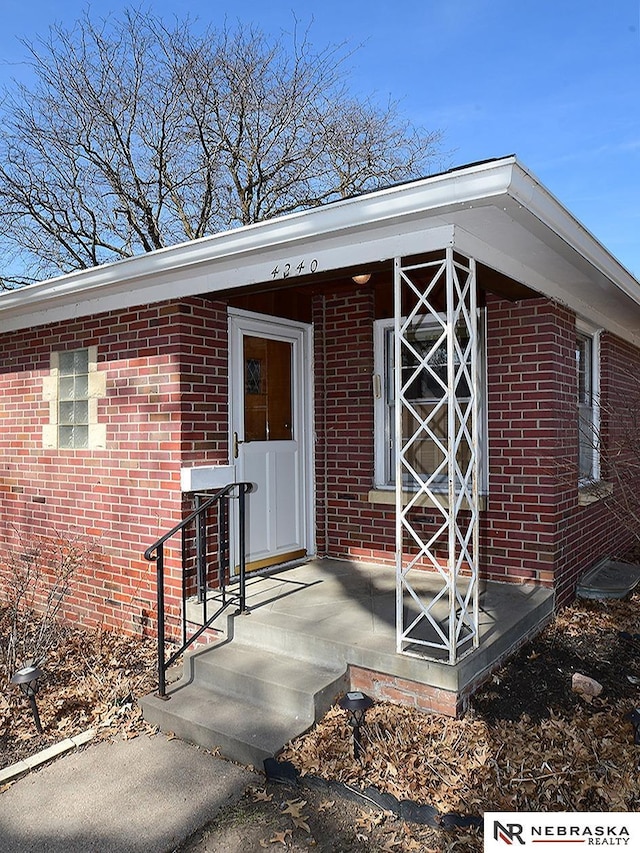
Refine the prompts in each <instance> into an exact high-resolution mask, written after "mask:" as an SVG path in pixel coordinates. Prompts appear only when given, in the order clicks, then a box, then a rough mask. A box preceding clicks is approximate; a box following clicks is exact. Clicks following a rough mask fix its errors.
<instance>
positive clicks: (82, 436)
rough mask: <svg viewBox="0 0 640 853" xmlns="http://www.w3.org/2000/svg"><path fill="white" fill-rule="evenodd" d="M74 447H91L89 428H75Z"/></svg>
mask: <svg viewBox="0 0 640 853" xmlns="http://www.w3.org/2000/svg"><path fill="white" fill-rule="evenodd" d="M73 446H74V447H79V448H81V449H82V448H87V447H89V427H88V426H74V427H73Z"/></svg>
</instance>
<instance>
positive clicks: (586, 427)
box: [576, 323, 600, 483]
mask: <svg viewBox="0 0 640 853" xmlns="http://www.w3.org/2000/svg"><path fill="white" fill-rule="evenodd" d="M576 370H577V393H578V476H579V480H580V482H581V483H588V482H592V481H593V480H597V479H598V478H599V476H600V451H599V429H600V408H599V397H600V332H599V331H597V330H595V329H592V328H590V327H588V326H586V325H585V324H583V323H579V324H578V327H577V334H576Z"/></svg>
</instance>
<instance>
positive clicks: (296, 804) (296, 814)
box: [282, 800, 307, 818]
mask: <svg viewBox="0 0 640 853" xmlns="http://www.w3.org/2000/svg"><path fill="white" fill-rule="evenodd" d="M285 802H286V804H287V807H286V809H282V814H289V815H291V817H293V818H301V817H302V816H303V815H302V809H303V808H304V807H305V806H306V805H307V801H306V800H285Z"/></svg>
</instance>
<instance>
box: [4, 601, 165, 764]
mask: <svg viewBox="0 0 640 853" xmlns="http://www.w3.org/2000/svg"><path fill="white" fill-rule="evenodd" d="M7 617H8V613H7V611H6V610H2V609H0V638H1V637H3V636H6V627H7V626H6V622H5V621H4V620H5V619H6V618H7ZM55 631H56V639H55V643H53V644H52V646H51V648H50V649H49V651H48V652H47V657H46V660H45V661H44V662H43V663H42V669H43V671H44V677H43V678H42V680H41V683H40V686H39V690H38V694H37V696H36V701H37V705H38V712H39V715H40V718H41V721H42V727H43V732H42V734H38V733H37V731H36V728H35V724H34V720H33V716H32V714H31V709H30V706H29V702H28V700H26V699H25V698H24V696H23V695H22V694H21V692H20V691H19V689H18V688H17V687H15V686H13V685H11V684H10V683H9V679H10V677H11V673H7V672H4V671H2V668H0V678H2V680H3V681H4V684H3V686H2V688H0V767H7V766H8V765H10V764H14V763H15V762H17V761H20V760H22V759H24V758H26V757H29V756H31V755H34V754H35V753H36V752H38V751H39V750H41V749H44V748H45V747H47V746H50V745H52V744H54V743H58V741H60V740H63V739H64V738H67V737H71V736H72V735H77V734H80V733H81V732H83V731H85V730H86V729H89V728H95V729H96V730H97V737H99V738H106V737H110V736H112V735H114V734H116V733H117V734H119V735H120V736H122V737H135V736H136V735H137V734H138V733H139V732H140V731H147V730H151V727H149V726H147V724H146V723H145V722H144V721H143V720H142V714H141V711H140V708H139V707H138V705H137V704H136V701H135V700H136V698H137V697H139V696H143V695H145V693H149V692H151V691H152V690H153V689H154V688H155V686H156V646H155V642H153V641H151V640H148V639H141V638H136V637H125V636H122V635H120V634H117V633H116V632H113V631H85V630H81V629H79V628H74V627H71V626H69V625H64V624H59V623H58V624H56V626H55Z"/></svg>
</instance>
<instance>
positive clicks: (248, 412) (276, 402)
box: [244, 335, 293, 441]
mask: <svg viewBox="0 0 640 853" xmlns="http://www.w3.org/2000/svg"><path fill="white" fill-rule="evenodd" d="M292 352H293V345H292V344H291V343H289V342H287V341H275V340H271V339H270V338H256V337H252V336H249V335H247V336H245V338H244V440H245V441H283V440H284V441H290V440H291V439H292V438H293V400H292V377H291V365H292Z"/></svg>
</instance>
